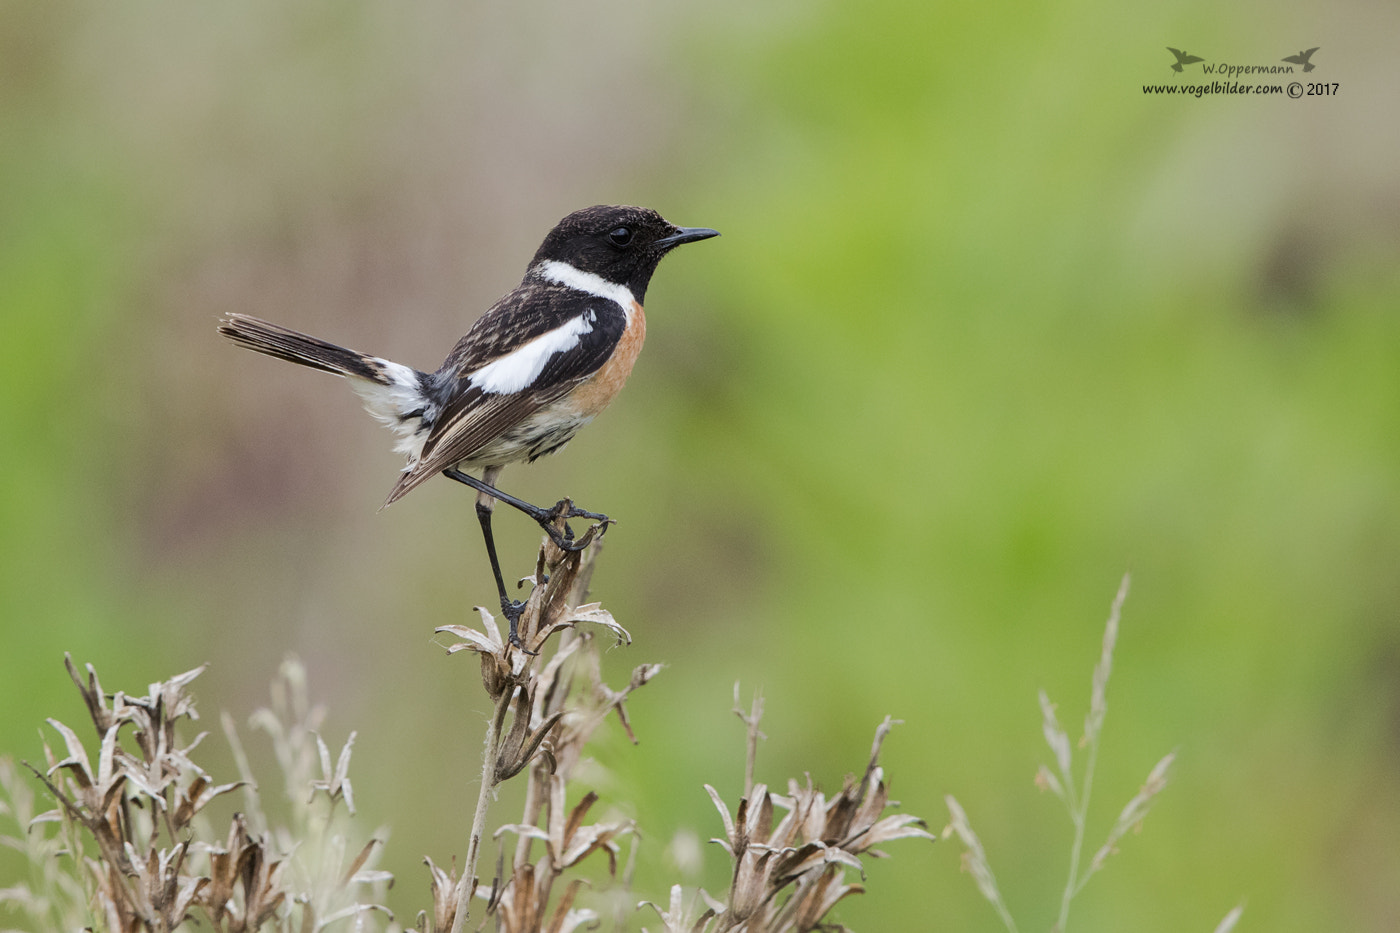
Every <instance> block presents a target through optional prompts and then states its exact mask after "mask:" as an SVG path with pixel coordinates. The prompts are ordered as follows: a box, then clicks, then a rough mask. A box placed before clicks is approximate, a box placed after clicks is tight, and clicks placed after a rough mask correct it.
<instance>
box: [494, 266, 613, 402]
mask: <svg viewBox="0 0 1400 933" xmlns="http://www.w3.org/2000/svg"><path fill="white" fill-rule="evenodd" d="M559 265H564V263H559ZM570 268H572V267H570ZM594 320H595V318H594V316H593V312H592V311H586V312H584V313H583V314H580V315H579V316H578V317H576V318H572V319H570V320H568V321H565V322H564V323H563V324H561V325H560V326H558V327H556V328H554V330H549V331H545V332H544V333H543V334H540V335H539V336H538V337H536V338H535V339H533V340H531V341H529V342H527V343H524V344H522V345H521V346H519V347H517V348H516V349H514V350H512V351H510V352H509V353H507V354H506V355H505V356H501V357H497V358H496V359H494V360H492V361H491V362H489V363H487V364H486V365H485V366H483V367H481V368H480V369H478V370H477V371H476V372H474V373H472V374H471V378H470V379H469V380H468V381H469V382H470V383H471V384H472V385H474V386H476V387H477V388H478V389H480V390H481V391H483V392H485V393H487V394H488V395H509V394H510V393H512V392H519V391H521V390H522V389H526V388H529V387H530V386H531V385H533V384H534V381H535V380H536V379H538V378H539V376H540V373H542V372H544V367H545V364H546V363H548V362H549V360H550V357H552V356H554V354H556V353H566V352H568V351H569V350H572V349H573V348H574V347H576V346H578V345H579V338H580V337H582V336H583V335H584V334H587V333H589V332H591V331H592V330H593V322H594Z"/></svg>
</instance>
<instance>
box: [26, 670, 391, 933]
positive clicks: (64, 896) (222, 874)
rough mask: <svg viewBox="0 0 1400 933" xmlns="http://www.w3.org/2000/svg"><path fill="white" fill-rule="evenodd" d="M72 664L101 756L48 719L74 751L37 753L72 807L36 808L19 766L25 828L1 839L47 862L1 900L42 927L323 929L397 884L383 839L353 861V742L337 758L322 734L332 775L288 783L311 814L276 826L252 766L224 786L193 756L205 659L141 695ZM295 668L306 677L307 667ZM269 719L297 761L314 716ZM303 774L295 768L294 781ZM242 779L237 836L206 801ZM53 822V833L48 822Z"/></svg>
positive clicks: (46, 779)
mask: <svg viewBox="0 0 1400 933" xmlns="http://www.w3.org/2000/svg"><path fill="white" fill-rule="evenodd" d="M65 663H66V664H67V667H68V672H69V675H70V676H71V677H72V679H73V682H74V683H75V684H76V685H77V687H78V690H79V691H80V692H81V693H82V696H83V700H84V702H85V704H86V705H87V710H88V715H89V718H90V719H91V720H92V724H93V726H94V727H95V729H96V733H97V748H96V756H95V759H94V757H93V756H92V755H90V754H89V748H88V747H87V746H86V745H85V744H84V743H83V741H82V740H81V739H80V738H79V737H78V734H77V733H76V732H75V731H74V730H72V729H70V728H69V727H68V726H66V725H64V724H63V723H61V722H59V721H57V720H54V719H50V720H48V722H49V724H50V725H51V726H52V727H53V728H54V730H55V731H56V732H57V733H58V734H59V735H60V736H61V737H62V739H63V748H64V752H65V754H64V755H63V757H59V756H58V755H57V754H55V753H54V751H53V750H52V748H50V747H49V745H48V743H47V742H45V745H44V756H45V760H46V767H45V768H44V769H43V770H40V769H38V768H35V767H33V766H31V765H28V763H27V762H26V765H27V766H28V767H29V768H30V770H31V771H33V772H34V774H35V775H36V776H37V777H38V779H39V780H40V781H41V782H42V783H43V784H44V786H45V787H46V788H47V789H48V791H49V793H50V794H51V795H52V796H53V798H54V799H55V800H56V801H57V802H58V804H59V808H58V809H56V810H52V811H49V812H47V813H41V814H34V813H33V810H32V796H30V795H27V794H25V793H24V791H23V789H22V787H21V786H20V785H19V784H18V783H17V782H16V781H14V779H13V774H12V773H5V774H0V780H2V781H3V784H4V789H5V790H6V792H7V793H6V796H7V798H8V800H9V801H10V804H9V805H7V806H6V807H5V809H4V811H3V812H5V814H6V815H8V816H10V817H11V818H13V819H14V820H15V822H16V823H17V826H18V829H19V834H18V835H16V836H0V843H5V844H8V845H10V846H12V847H15V848H20V849H21V850H22V851H26V852H28V853H29V854H30V859H31V866H33V867H34V869H35V871H34V874H35V877H34V878H32V879H31V883H30V884H29V885H19V886H15V887H13V888H8V889H5V891H4V892H0V900H4V901H7V902H9V903H10V904H12V905H14V906H16V907H18V908H19V910H20V911H21V912H23V913H24V914H26V915H27V916H29V917H30V919H31V920H32V921H33V922H34V923H35V924H36V927H37V928H39V929H45V928H66V929H77V928H82V927H86V928H89V929H102V930H107V931H120V933H139V931H167V930H174V929H176V928H178V927H180V926H181V925H183V924H187V923H188V922H193V921H197V920H203V921H204V922H206V923H208V924H209V925H210V926H211V927H212V928H213V929H214V930H217V931H220V933H242V931H246V930H257V929H264V928H270V929H275V930H284V931H291V930H293V929H304V930H311V929H319V928H320V927H321V926H324V925H325V924H327V923H330V922H333V921H334V920H336V919H337V918H342V917H350V916H357V915H360V914H363V913H364V912H366V911H370V910H382V908H378V907H376V906H375V905H374V904H372V903H361V902H360V899H359V895H360V894H361V893H362V892H361V889H362V887H364V886H368V887H370V888H374V889H378V888H380V887H382V885H383V883H385V882H387V881H388V875H387V874H386V873H384V872H378V871H374V870H373V869H371V868H367V867H366V864H367V862H368V861H369V859H370V856H371V854H372V850H373V848H374V841H373V840H371V841H370V842H369V843H367V844H366V845H365V846H364V848H362V849H360V850H359V852H358V855H356V856H355V857H354V858H353V859H352V860H351V861H350V862H349V863H348V865H347V863H346V861H345V859H344V854H345V839H344V837H343V835H341V832H340V830H339V828H338V821H337V813H336V811H337V807H338V804H339V803H341V802H342V801H343V802H344V803H345V804H346V806H347V808H348V807H349V805H350V784H349V781H348V779H347V778H346V769H347V768H348V765H349V744H348V743H347V746H346V749H345V751H343V752H342V753H341V756H340V761H339V763H338V764H337V766H335V767H334V768H333V767H332V766H331V765H330V760H329V759H330V756H329V753H328V751H327V750H326V748H325V745H324V743H323V742H322V741H321V740H320V738H319V736H316V737H315V738H316V743H317V745H319V747H320V756H319V757H320V760H321V762H322V773H321V779H320V780H315V779H313V776H312V775H311V774H310V772H309V771H306V772H305V773H303V774H301V778H302V780H301V781H300V782H298V783H297V785H296V786H295V788H293V786H292V785H291V784H289V793H292V794H294V799H295V800H296V801H297V802H298V804H299V805H300V812H301V818H300V819H298V820H295V821H294V825H292V826H291V827H278V829H277V830H276V831H269V830H268V828H267V822H268V821H267V818H266V816H265V815H264V814H263V811H262V808H261V806H260V804H259V800H258V798H257V796H256V795H255V794H253V793H252V792H251V790H252V786H253V785H252V780H251V777H250V776H249V775H248V773H247V771H246V768H245V769H244V771H245V773H244V777H243V779H242V780H238V781H233V782H229V783H224V784H219V783H216V782H215V781H214V780H213V779H212V778H211V776H210V775H209V774H208V773H207V772H206V771H205V770H204V769H203V768H201V767H200V766H199V765H198V764H196V763H195V761H194V760H193V758H192V757H191V753H192V752H193V751H194V749H195V747H196V746H198V745H199V744H200V742H201V741H202V740H203V738H204V737H205V733H199V734H198V735H196V736H195V737H194V738H193V739H192V740H190V741H189V742H188V743H184V742H182V740H181V737H180V734H179V732H180V728H179V727H180V726H181V723H182V722H183V721H185V720H189V721H194V720H197V719H198V714H197V713H196V711H195V707H194V699H193V697H192V695H191V694H190V693H189V691H188V687H189V684H190V682H191V681H193V680H194V679H195V678H196V677H197V676H198V675H199V674H200V673H201V672H202V671H203V670H204V668H203V667H199V668H196V669H194V670H191V671H187V672H185V673H184V674H180V675H179V676H177V677H173V678H171V679H170V680H168V681H165V682H163V683H158V684H152V685H151V687H150V689H149V691H148V693H147V695H146V696H144V697H137V696H128V695H127V694H125V693H122V692H118V693H116V694H113V695H108V694H107V693H105V692H104V691H103V690H102V686H101V684H100V683H99V681H98V678H97V672H96V671H95V670H94V669H93V668H92V666H91V665H88V666H87V676H86V678H84V677H83V676H82V675H81V674H80V673H79V671H78V669H77V667H76V666H75V665H74V664H73V661H72V658H71V657H65ZM284 672H285V673H287V676H289V677H291V678H293V679H295V678H297V677H298V676H300V679H301V680H302V681H304V675H300V667H299V665H295V664H294V663H291V664H289V665H287V666H284ZM267 716H268V717H270V718H271V721H275V722H277V723H278V725H279V726H280V727H281V735H280V736H278V735H274V736H273V739H274V745H275V746H276V747H277V751H278V754H279V758H283V759H285V760H286V761H294V760H295V759H296V758H297V757H299V756H298V750H299V749H298V746H299V745H300V746H302V747H309V744H310V738H311V736H312V733H311V731H310V730H309V729H308V728H307V727H306V726H305V723H304V722H301V723H299V722H295V721H285V720H279V719H277V717H276V716H275V715H274V714H272V713H267ZM240 755H241V750H240ZM300 757H305V756H300ZM284 764H285V762H284ZM296 776H297V775H295V774H294V773H293V772H291V771H289V772H288V778H289V780H291V779H293V778H294V777H296ZM240 788H243V789H245V790H247V791H248V792H249V796H248V802H249V807H248V810H247V814H246V815H245V814H243V813H238V814H234V816H233V818H232V819H231V821H230V823H229V826H228V829H227V830H226V831H225V832H218V831H216V830H215V829H214V828H213V825H212V823H211V821H210V820H209V819H208V818H207V817H206V816H205V813H204V811H205V809H206V808H207V807H208V806H209V805H210V804H211V803H212V802H213V801H214V800H216V799H218V798H219V797H222V796H224V795H226V794H229V793H232V792H234V791H236V790H239V789H240ZM318 791H320V793H319V794H318V793H317V792H318ZM313 796H315V797H317V798H319V800H320V802H321V806H320V808H319V810H317V809H316V808H314V807H313V804H312V797H313ZM55 827H56V829H54V828H55ZM45 828H49V829H52V830H53V833H52V835H50V834H49V833H47V832H43V831H40V832H36V831H35V830H43V829H45ZM61 857H63V858H65V859H66V860H71V861H67V864H68V865H69V866H71V868H70V871H69V872H68V873H64V872H62V871H61V870H59V866H61V865H63V864H65V862H64V861H63V860H61ZM74 870H76V871H74ZM74 873H76V874H77V878H74V877H73V874H74Z"/></svg>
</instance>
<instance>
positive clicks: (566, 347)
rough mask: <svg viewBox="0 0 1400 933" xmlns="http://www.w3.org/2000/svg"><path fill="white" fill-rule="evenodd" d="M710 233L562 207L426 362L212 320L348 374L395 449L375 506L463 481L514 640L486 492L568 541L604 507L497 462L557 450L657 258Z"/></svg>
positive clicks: (652, 218)
mask: <svg viewBox="0 0 1400 933" xmlns="http://www.w3.org/2000/svg"><path fill="white" fill-rule="evenodd" d="M715 236H719V231H717V230H712V229H710V228H709V227H679V226H676V225H674V224H671V223H669V222H668V221H666V220H664V219H663V218H662V216H661V215H660V214H659V213H657V212H656V211H654V210H651V209H648V208H642V207H631V206H625V205H595V206H593V207H588V208H584V209H582V210H578V211H574V212H573V213H571V214H569V215H568V216H567V217H565V218H564V219H563V220H561V221H559V223H558V224H556V225H555V226H554V228H553V229H552V230H550V231H549V234H548V235H547V236H546V237H545V238H544V242H543V243H541V244H540V247H539V249H538V250H537V251H536V252H535V255H534V258H533V259H531V260H530V263H529V265H528V267H527V268H526V271H525V276H524V278H523V279H522V280H521V282H520V284H519V285H518V286H517V287H516V288H515V289H513V290H512V291H510V292H508V293H507V294H506V295H505V296H503V297H502V298H501V299H500V300H498V301H497V302H496V303H495V304H493V305H492V306H491V307H490V308H488V309H487V311H486V312H485V313H484V314H482V315H481V316H480V317H479V318H477V320H476V321H475V323H473V324H472V325H471V327H470V328H469V329H468V330H467V333H466V335H465V336H463V337H462V339H461V340H459V341H458V342H457V344H456V346H454V347H453V348H452V351H451V352H450V353H448V354H447V358H446V359H445V360H444V361H443V363H442V365H441V366H439V367H438V368H437V369H436V370H434V371H432V372H424V371H422V370H417V369H414V368H412V367H409V366H405V365H403V364H401V363H395V362H393V361H391V360H387V359H382V358H380V357H377V356H370V355H369V354H366V353H360V352H358V351H356V350H350V349H346V348H345V347H342V346H338V345H336V344H333V343H329V342H327V341H325V340H321V339H320V338H318V337H312V336H310V335H308V334H303V333H301V332H299V331H295V330H292V329H290V328H287V327H283V326H281V325H279V324H273V323H270V322H268V321H264V320H262V319H260V318H257V317H253V316H251V315H246V314H240V313H230V314H227V315H225V316H224V317H223V318H222V319H221V320H220V322H219V328H218V330H219V333H220V334H222V335H223V336H225V337H227V338H229V339H230V340H232V341H233V342H234V343H236V344H238V345H239V346H241V347H244V348H246V349H249V350H255V351H257V352H259V353H264V354H267V355H268V356H273V357H277V358H279V359H283V360H288V361H290V362H292V363H298V364H300V365H302V366H307V367H310V368H312V369H317V370H321V371H322V372H328V373H331V374H333V375H336V376H343V377H344V378H345V379H346V380H347V381H348V382H349V384H350V387H351V388H352V389H354V390H355V392H356V393H357V394H358V395H359V396H360V399H361V401H362V402H363V404H364V407H365V408H366V410H368V411H369V413H370V414H371V415H373V416H374V417H375V418H376V419H378V420H379V421H380V422H382V423H383V424H385V425H387V426H388V427H389V428H390V429H391V430H392V431H393V432H394V434H396V435H397V436H398V442H397V444H396V446H395V450H397V451H398V452H400V453H403V454H405V455H406V456H407V463H406V465H405V466H404V468H403V472H402V473H400V474H399V477H398V481H397V482H395V484H394V486H393V488H392V489H391V490H390V491H389V495H388V498H387V499H386V500H385V502H384V506H389V505H391V504H393V503H394V502H397V501H398V500H399V499H401V498H402V497H403V496H405V495H407V494H408V493H409V492H411V491H412V490H414V489H416V488H417V487H418V486H419V485H421V484H422V483H424V482H425V481H427V480H428V479H430V478H432V477H434V476H437V475H438V474H442V475H443V476H446V477H447V478H449V479H452V480H456V481H457V482H459V483H462V484H464V485H466V486H469V487H471V488H472V489H474V490H476V492H477V498H476V512H477V518H478V520H479V522H480V524H481V530H482V536H483V538H484V540H485V544H486V553H487V556H488V557H489V558H490V561H491V571H492V574H493V575H494V577H495V582H496V589H497V592H498V593H499V595H500V599H501V609H502V612H503V613H504V614H505V616H506V618H507V619H508V620H509V622H510V641H511V643H512V644H513V645H515V646H516V647H518V648H521V650H524V646H523V645H521V643H520V639H519V636H518V633H517V623H518V621H519V618H520V614H521V612H522V611H523V609H524V603H522V602H519V601H515V600H512V599H511V598H510V596H509V594H508V593H507V592H506V586H505V583H504V580H503V578H502V575H501V565H500V560H499V558H498V557H497V554H496V544H495V540H494V537H493V535H492V531H491V516H492V512H493V510H494V507H495V502H496V500H500V501H501V502H504V503H506V504H508V505H510V506H513V507H514V508H516V509H519V510H520V511H521V512H524V513H525V514H526V515H528V516H529V517H530V518H532V519H534V520H535V521H536V522H537V523H539V525H540V526H541V527H542V528H543V529H544V531H545V533H546V534H548V535H549V537H550V539H551V540H552V541H553V542H554V543H555V544H556V545H558V546H559V547H561V548H563V549H565V550H579V549H581V548H582V547H584V546H586V544H587V541H588V540H589V539H590V538H591V537H592V535H591V534H586V535H584V536H583V537H582V538H580V539H578V540H575V539H574V537H573V532H572V530H571V529H570V528H569V526H568V520H569V519H577V518H582V519H586V520H589V521H592V522H595V523H597V524H596V525H595V528H596V529H597V533H598V534H600V535H601V534H602V533H603V532H604V531H606V529H607V527H608V525H609V524H610V523H612V522H613V519H611V518H609V517H608V516H607V515H605V514H603V513H600V512H590V511H587V510H584V509H580V508H576V507H574V506H573V504H572V503H571V502H570V501H569V500H568V499H561V500H560V501H559V502H558V503H556V504H555V505H554V506H553V507H552V508H541V507H540V506H537V505H532V504H530V503H529V502H526V501H524V500H523V499H519V498H516V497H515V496H512V495H510V494H508V493H506V492H503V491H502V490H500V489H498V488H496V483H497V480H498V479H499V477H500V474H501V470H502V469H503V468H504V467H505V466H506V465H508V464H512V463H518V462H532V461H534V460H536V459H538V458H540V457H543V456H545V455H546V454H551V453H554V452H556V451H558V450H560V449H562V448H563V447H564V445H566V444H567V443H568V442H569V441H570V440H571V439H572V438H573V437H574V435H575V434H576V433H577V432H578V431H579V429H580V428H582V427H584V426H585V425H586V424H588V423H589V422H590V421H592V420H593V419H594V418H595V417H596V416H597V415H598V414H599V413H600V412H602V411H603V409H604V408H606V407H607V406H608V404H609V403H610V402H611V401H612V400H613V398H614V397H615V396H616V395H617V394H618V392H619V391H620V390H621V389H622V386H623V384H624V383H625V382H626V381H627V377H628V376H629V375H630V374H631V372H632V366H633V364H634V363H635V362H636V359H637V354H638V353H639V352H640V351H641V348H642V342H643V340H644V339H645V337H646V314H645V312H644V310H643V305H642V303H643V301H644V300H645V298H646V290H647V285H648V284H649V283H650V282H651V277H652V275H653V273H655V271H656V267H657V265H658V264H659V263H660V262H661V259H662V258H663V257H664V256H666V254H667V253H669V252H671V250H673V249H675V248H676V247H677V246H681V245H683V244H686V243H694V242H697V241H700V240H707V239H709V238H711V237H715ZM468 470H473V471H477V472H479V473H480V477H479V478H478V477H476V476H472V475H470V474H469V473H468V472H467V471H468ZM560 519H563V520H564V521H563V522H562V524H563V525H564V530H563V531H562V532H561V531H560V530H559V529H558V528H557V527H556V524H560Z"/></svg>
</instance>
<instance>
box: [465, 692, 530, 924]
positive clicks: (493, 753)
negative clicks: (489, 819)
mask: <svg viewBox="0 0 1400 933" xmlns="http://www.w3.org/2000/svg"><path fill="white" fill-rule="evenodd" d="M514 695H515V691H514V690H506V691H503V692H502V693H501V695H500V696H499V697H497V698H496V710H495V712H494V713H493V714H492V715H491V721H490V722H489V723H487V725H486V740H485V742H484V745H485V746H486V749H485V751H484V752H483V753H482V764H481V790H480V792H479V793H478V794H477V797H476V813H475V814H474V815H473V816H472V832H471V837H470V838H469V839H468V841H467V859H466V862H465V864H463V865H462V877H461V879H460V880H459V881H458V882H457V910H456V913H455V915H454V916H453V918H452V933H462V927H463V925H464V924H466V922H467V917H468V916H469V915H470V914H471V900H472V895H473V894H475V893H476V863H477V859H478V858H479V857H480V855H481V838H482V836H483V835H485V833H486V811H487V810H489V809H490V807H491V798H492V797H493V796H495V790H496V763H497V762H498V761H499V760H500V755H501V744H502V742H503V741H504V738H505V736H504V733H503V732H502V730H501V726H502V724H504V722H505V718H506V711H507V710H509V709H510V701H511V698H512V697H513V696H514Z"/></svg>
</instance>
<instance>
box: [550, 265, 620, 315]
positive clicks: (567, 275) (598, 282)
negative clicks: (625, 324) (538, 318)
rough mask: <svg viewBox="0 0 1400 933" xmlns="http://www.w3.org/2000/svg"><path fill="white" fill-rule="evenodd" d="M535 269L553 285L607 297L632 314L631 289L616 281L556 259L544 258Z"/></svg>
mask: <svg viewBox="0 0 1400 933" xmlns="http://www.w3.org/2000/svg"><path fill="white" fill-rule="evenodd" d="M535 271H536V272H538V273H539V274H540V278H542V279H544V280H545V281H546V282H553V283H554V284H555V285H563V286H564V287H565V288H573V289H577V290H578V291H581V292H587V293H588V294H590V295H594V296H596V297H598V298H607V299H609V300H611V301H615V302H617V303H618V305H620V306H621V308H622V310H623V311H625V312H627V314H628V315H629V316H630V315H631V314H632V303H633V302H634V301H635V300H636V299H635V298H633V296H632V289H630V288H628V287H627V286H626V285H618V284H617V283H616V282H609V281H608V280H607V279H605V278H603V277H602V276H601V275H594V274H593V273H592V272H584V271H583V270H582V269H579V268H576V267H574V266H571V265H569V264H568V263H567V262H560V261H559V260H557V259H546V260H545V261H544V262H542V263H540V264H539V265H538V266H536V267H535Z"/></svg>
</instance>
